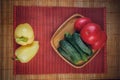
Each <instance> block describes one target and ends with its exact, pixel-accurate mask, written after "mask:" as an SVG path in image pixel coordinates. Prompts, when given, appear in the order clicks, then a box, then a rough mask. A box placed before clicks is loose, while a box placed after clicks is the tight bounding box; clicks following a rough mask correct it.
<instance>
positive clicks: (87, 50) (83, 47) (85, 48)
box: [72, 33, 92, 56]
mask: <svg viewBox="0 0 120 80" xmlns="http://www.w3.org/2000/svg"><path fill="white" fill-rule="evenodd" d="M72 36H73V40H74V41H75V43H76V44H77V45H78V47H79V48H80V49H81V50H82V51H83V52H84V53H86V54H87V55H89V56H90V55H92V49H90V48H89V47H88V46H87V45H86V44H85V43H84V42H83V41H82V40H81V38H80V34H78V33H73V35H72Z"/></svg>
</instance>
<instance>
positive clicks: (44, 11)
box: [14, 6, 107, 74]
mask: <svg viewBox="0 0 120 80" xmlns="http://www.w3.org/2000/svg"><path fill="white" fill-rule="evenodd" d="M75 13H79V14H81V15H84V16H86V17H89V18H91V19H92V20H93V21H94V22H96V23H98V24H100V25H101V27H102V29H104V30H105V31H106V22H105V21H106V20H105V8H77V7H30V6H29V7H22V6H15V7H14V29H15V27H16V26H17V25H18V24H21V23H29V24H30V25H31V26H32V27H33V29H34V32H35V40H39V42H40V49H39V51H38V53H37V55H36V56H35V57H34V58H33V59H32V60H31V61H30V62H29V63H27V64H21V63H19V62H18V61H14V74H57V73H105V72H106V67H107V66H106V47H104V48H103V49H102V50H101V51H100V52H99V54H98V55H97V56H96V57H95V58H94V59H93V60H92V61H91V62H90V63H88V64H87V65H86V66H85V67H83V68H81V69H75V68H73V67H71V66H70V65H69V64H67V63H66V62H65V61H64V60H62V59H61V58H60V57H59V56H58V55H57V54H56V53H55V51H54V50H53V49H52V47H51V45H50V39H51V37H52V35H53V34H54V32H55V31H56V30H57V28H58V27H59V26H60V25H61V24H62V23H63V22H64V21H65V20H66V19H67V18H69V17H70V16H71V15H73V14H75ZM17 47H18V45H17V44H16V43H15V42H14V50H15V49H16V48H17Z"/></svg>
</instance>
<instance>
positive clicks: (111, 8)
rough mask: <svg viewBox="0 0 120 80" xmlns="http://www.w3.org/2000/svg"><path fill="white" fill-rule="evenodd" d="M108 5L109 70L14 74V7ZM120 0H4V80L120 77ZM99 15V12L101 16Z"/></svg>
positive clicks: (0, 14) (0, 40) (0, 18)
mask: <svg viewBox="0 0 120 80" xmlns="http://www.w3.org/2000/svg"><path fill="white" fill-rule="evenodd" d="M14 5H20V6H61V7H62V6H66V7H106V20H107V21H106V24H107V35H108V40H107V69H108V71H107V73H105V74H48V75H44V74H43V75H17V76H14V75H13V60H12V59H11V58H12V56H13V6H14ZM119 5H120V0H0V80H14V79H15V80H89V79H98V80H99V79H120V32H119V31H120V7H119ZM98 16H99V15H98Z"/></svg>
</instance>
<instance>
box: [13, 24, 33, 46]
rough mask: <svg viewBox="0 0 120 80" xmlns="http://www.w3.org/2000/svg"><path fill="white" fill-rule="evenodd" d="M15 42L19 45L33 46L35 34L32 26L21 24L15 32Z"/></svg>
mask: <svg viewBox="0 0 120 80" xmlns="http://www.w3.org/2000/svg"><path fill="white" fill-rule="evenodd" d="M14 37H15V41H16V43H17V44H19V45H27V44H31V43H32V42H33V40H34V32H33V29H32V27H31V25H30V24H28V23H23V24H19V25H18V26H17V27H16V29H15V32H14Z"/></svg>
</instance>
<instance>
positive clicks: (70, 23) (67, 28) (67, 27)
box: [51, 14, 100, 68]
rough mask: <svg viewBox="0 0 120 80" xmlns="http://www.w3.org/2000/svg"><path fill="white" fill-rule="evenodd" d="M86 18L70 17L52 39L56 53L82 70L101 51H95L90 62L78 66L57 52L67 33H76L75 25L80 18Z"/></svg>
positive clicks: (82, 62) (81, 62)
mask: <svg viewBox="0 0 120 80" xmlns="http://www.w3.org/2000/svg"><path fill="white" fill-rule="evenodd" d="M81 17H84V16H82V15H80V14H74V15H72V16H71V17H69V18H68V19H67V20H66V21H65V22H63V24H62V25H61V26H60V27H59V28H58V29H57V31H56V32H55V33H54V34H53V36H52V38H51V45H52V47H53V49H54V50H55V51H56V53H57V54H58V55H59V56H60V57H61V58H62V59H63V60H64V61H66V62H67V63H68V64H70V65H71V66H72V67H74V68H82V67H83V66H85V65H86V64H87V63H89V62H90V61H91V60H92V59H93V58H94V57H95V56H96V55H97V54H98V52H99V51H100V49H99V50H98V51H93V54H92V55H91V56H90V57H89V59H88V61H86V62H84V61H79V64H78V65H74V64H72V63H71V62H69V61H68V60H67V59H65V58H64V57H63V56H62V55H61V54H60V53H59V52H58V50H57V48H58V47H59V41H60V40H62V39H64V34H65V33H66V32H69V33H71V34H72V33H74V32H75V29H74V23H75V21H76V20H77V19H78V18H81Z"/></svg>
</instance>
